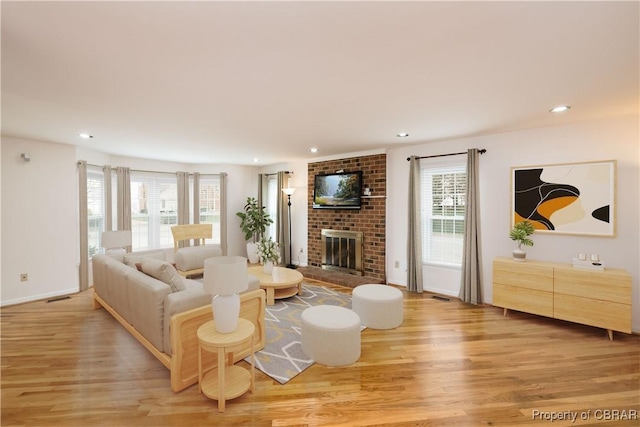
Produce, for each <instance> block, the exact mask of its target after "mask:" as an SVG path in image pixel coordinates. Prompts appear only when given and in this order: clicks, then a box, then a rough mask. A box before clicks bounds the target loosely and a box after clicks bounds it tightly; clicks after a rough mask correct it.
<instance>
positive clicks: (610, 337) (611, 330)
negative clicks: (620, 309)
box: [607, 329, 613, 341]
mask: <svg viewBox="0 0 640 427" xmlns="http://www.w3.org/2000/svg"><path fill="white" fill-rule="evenodd" d="M607 333H608V334H609V341H613V329H607Z"/></svg>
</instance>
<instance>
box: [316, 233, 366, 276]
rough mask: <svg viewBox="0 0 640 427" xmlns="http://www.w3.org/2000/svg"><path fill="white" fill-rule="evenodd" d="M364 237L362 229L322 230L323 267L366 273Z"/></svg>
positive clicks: (346, 271) (358, 273)
mask: <svg viewBox="0 0 640 427" xmlns="http://www.w3.org/2000/svg"><path fill="white" fill-rule="evenodd" d="M362 237H363V233H362V232H361V231H344V230H322V231H321V239H322V268H323V269H325V270H337V271H340V272H343V273H349V274H355V275H358V276H362V275H364V269H363V250H362V249H363V241H362Z"/></svg>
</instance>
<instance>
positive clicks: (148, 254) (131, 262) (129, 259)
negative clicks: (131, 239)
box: [124, 250, 166, 268]
mask: <svg viewBox="0 0 640 427" xmlns="http://www.w3.org/2000/svg"><path fill="white" fill-rule="evenodd" d="M142 258H149V259H157V260H160V261H166V256H165V253H164V251H162V250H160V251H145V252H144V253H135V252H132V253H128V254H126V255H125V256H124V263H125V264H127V265H128V266H129V267H133V268H136V263H138V262H141V261H142Z"/></svg>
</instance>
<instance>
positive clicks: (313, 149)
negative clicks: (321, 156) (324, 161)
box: [309, 147, 320, 153]
mask: <svg viewBox="0 0 640 427" xmlns="http://www.w3.org/2000/svg"><path fill="white" fill-rule="evenodd" d="M309 151H311V152H312V153H317V152H318V151H320V150H318V149H317V148H316V147H311V148H309Z"/></svg>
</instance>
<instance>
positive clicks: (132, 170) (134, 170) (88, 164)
mask: <svg viewBox="0 0 640 427" xmlns="http://www.w3.org/2000/svg"><path fill="white" fill-rule="evenodd" d="M78 163H79V162H78ZM87 166H93V167H94V168H102V169H104V167H105V166H107V165H94V164H91V163H87ZM116 167H117V166H116ZM116 167H113V166H111V169H112V170H114V171H115V169H116ZM129 171H130V172H146V173H168V174H171V175H175V174H176V172H166V171H147V170H141V169H129ZM194 173H197V172H188V174H189V175H193V174H194ZM291 173H293V172H291ZM223 174H225V175H226V172H218V173H200V175H223Z"/></svg>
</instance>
